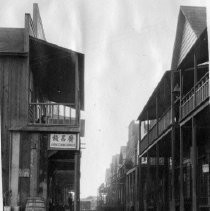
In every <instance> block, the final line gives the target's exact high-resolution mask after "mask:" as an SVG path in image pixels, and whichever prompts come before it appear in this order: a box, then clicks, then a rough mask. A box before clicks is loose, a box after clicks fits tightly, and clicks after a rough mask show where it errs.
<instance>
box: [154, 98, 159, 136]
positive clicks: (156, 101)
mask: <svg viewBox="0 0 210 211" xmlns="http://www.w3.org/2000/svg"><path fill="white" fill-rule="evenodd" d="M155 104H156V108H155V112H156V125H157V127H156V129H157V130H156V132H157V137H158V135H159V134H158V131H159V129H158V128H159V127H158V97H157V96H156V99H155Z"/></svg>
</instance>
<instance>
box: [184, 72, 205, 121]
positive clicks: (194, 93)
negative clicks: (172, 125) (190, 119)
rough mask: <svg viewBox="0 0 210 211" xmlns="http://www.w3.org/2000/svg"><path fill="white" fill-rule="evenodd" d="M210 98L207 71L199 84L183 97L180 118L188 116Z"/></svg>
mask: <svg viewBox="0 0 210 211" xmlns="http://www.w3.org/2000/svg"><path fill="white" fill-rule="evenodd" d="M208 98H209V74H208V73H206V74H205V75H204V76H203V77H202V78H201V79H200V80H199V81H198V82H197V84H196V85H195V86H194V87H193V88H192V89H191V90H190V91H189V92H188V93H187V94H186V95H185V96H184V97H183V98H182V100H181V106H180V120H183V119H184V118H185V117H187V116H188V115H189V114H190V113H191V112H192V111H194V110H195V109H197V108H198V107H199V106H200V105H201V104H203V103H204V102H205V101H206V100H207V99H208Z"/></svg>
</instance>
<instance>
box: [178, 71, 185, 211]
mask: <svg viewBox="0 0 210 211" xmlns="http://www.w3.org/2000/svg"><path fill="white" fill-rule="evenodd" d="M179 81H180V85H179V86H180V106H179V108H180V112H179V114H180V116H182V114H181V112H182V110H181V100H182V94H183V74H182V70H180V71H179ZM179 131H180V133H179V134H180V139H179V141H180V143H179V144H180V154H179V155H180V161H179V165H180V175H179V176H180V182H179V183H180V209H179V210H180V211H184V193H183V191H184V173H183V128H182V127H181V126H180V128H179Z"/></svg>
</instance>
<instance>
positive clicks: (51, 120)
mask: <svg viewBox="0 0 210 211" xmlns="http://www.w3.org/2000/svg"><path fill="white" fill-rule="evenodd" d="M28 116H29V122H28V124H29V125H37V126H59V125H62V126H72V127H78V126H79V112H78V111H77V110H76V109H75V105H74V104H70V103H62V104H61V103H30V104H29V114H28Z"/></svg>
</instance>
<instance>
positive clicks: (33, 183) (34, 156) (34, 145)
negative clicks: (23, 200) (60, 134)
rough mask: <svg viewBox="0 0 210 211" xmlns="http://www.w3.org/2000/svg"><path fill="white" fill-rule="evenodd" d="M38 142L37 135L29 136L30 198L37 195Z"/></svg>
mask: <svg viewBox="0 0 210 211" xmlns="http://www.w3.org/2000/svg"><path fill="white" fill-rule="evenodd" d="M39 141H40V140H39V134H37V133H33V134H31V163H30V172H31V175H30V197H36V196H37V194H38V192H37V189H38V169H39V163H38V161H39V152H40V145H39Z"/></svg>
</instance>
